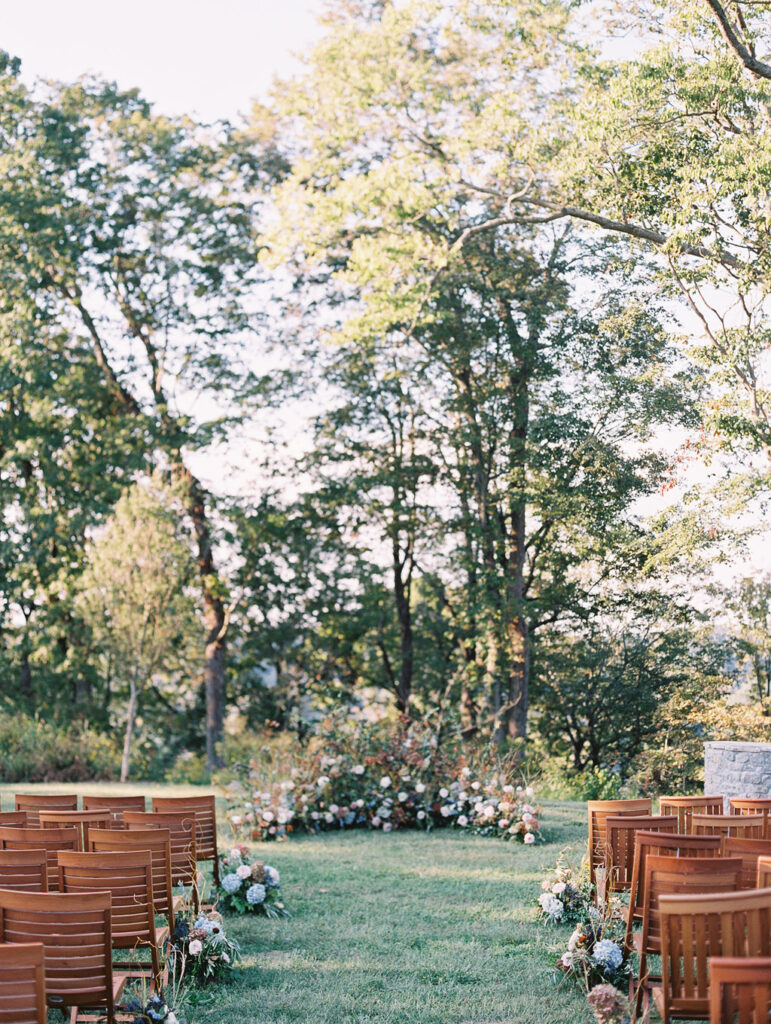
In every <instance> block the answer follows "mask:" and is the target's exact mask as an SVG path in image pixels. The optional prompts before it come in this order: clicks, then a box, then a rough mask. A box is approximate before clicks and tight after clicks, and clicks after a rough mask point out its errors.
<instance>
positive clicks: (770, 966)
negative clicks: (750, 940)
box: [709, 956, 771, 1024]
mask: <svg viewBox="0 0 771 1024" xmlns="http://www.w3.org/2000/svg"><path fill="white" fill-rule="evenodd" d="M709 1012H710V1017H709V1019H710V1024H768V1022H769V1021H771V957H752V958H749V957H733V956H732V957H728V956H711V957H710V958H709Z"/></svg>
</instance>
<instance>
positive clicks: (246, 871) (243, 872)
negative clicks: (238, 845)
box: [236, 864, 252, 880]
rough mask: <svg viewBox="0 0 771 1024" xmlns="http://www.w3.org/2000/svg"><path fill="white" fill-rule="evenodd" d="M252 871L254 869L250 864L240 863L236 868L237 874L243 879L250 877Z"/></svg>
mask: <svg viewBox="0 0 771 1024" xmlns="http://www.w3.org/2000/svg"><path fill="white" fill-rule="evenodd" d="M251 873H252V869H251V868H250V867H249V865H248V864H239V865H238V867H237V868H236V874H237V875H238V877H239V878H240V879H241V880H243V879H244V878H249V876H250V875H251Z"/></svg>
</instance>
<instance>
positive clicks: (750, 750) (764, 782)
mask: <svg viewBox="0 0 771 1024" xmlns="http://www.w3.org/2000/svg"><path fill="white" fill-rule="evenodd" d="M704 794H705V796H718V795H722V796H724V797H726V807H725V809H726V811H727V810H728V797H732V796H734V797H771V743H733V742H731V741H729V740H715V741H713V742H711V743H705V745H704Z"/></svg>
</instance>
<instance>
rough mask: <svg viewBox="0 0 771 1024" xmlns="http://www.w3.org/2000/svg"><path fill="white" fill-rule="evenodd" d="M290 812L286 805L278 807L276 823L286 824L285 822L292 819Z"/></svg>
mask: <svg viewBox="0 0 771 1024" xmlns="http://www.w3.org/2000/svg"><path fill="white" fill-rule="evenodd" d="M292 817H293V815H292V812H291V811H290V810H288V809H287V808H286V807H280V808H279V811H278V823H279V825H286V824H287V822H290V821H291V820H292Z"/></svg>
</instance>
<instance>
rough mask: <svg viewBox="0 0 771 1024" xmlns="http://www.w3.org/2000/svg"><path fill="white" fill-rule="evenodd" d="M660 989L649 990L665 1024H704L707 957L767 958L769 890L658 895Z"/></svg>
mask: <svg viewBox="0 0 771 1024" xmlns="http://www.w3.org/2000/svg"><path fill="white" fill-rule="evenodd" d="M659 915H660V918H661V968H662V969H661V985H660V986H654V988H653V990H652V995H653V1000H654V1002H655V1004H656V1009H657V1010H658V1012H659V1014H660V1015H661V1017H662V1019H663V1021H664V1024H669V1022H670V1021H671V1020H672V1019H673V1018H676V1019H686V1020H709V1016H710V1006H709V1003H710V991H709V960H710V958H711V957H723V956H726V957H742V958H746V957H767V956H770V955H771V889H750V890H746V891H744V892H720V893H712V894H711V895H708V896H703V895H694V896H692V895H688V894H685V895H683V894H675V895H662V896H660V897H659Z"/></svg>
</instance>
